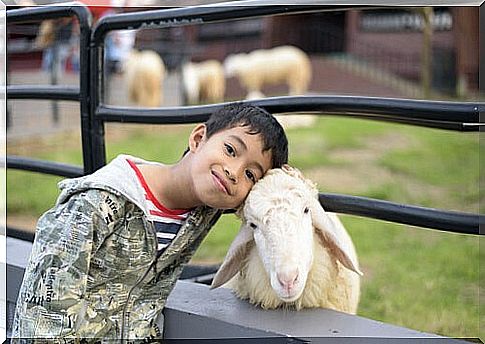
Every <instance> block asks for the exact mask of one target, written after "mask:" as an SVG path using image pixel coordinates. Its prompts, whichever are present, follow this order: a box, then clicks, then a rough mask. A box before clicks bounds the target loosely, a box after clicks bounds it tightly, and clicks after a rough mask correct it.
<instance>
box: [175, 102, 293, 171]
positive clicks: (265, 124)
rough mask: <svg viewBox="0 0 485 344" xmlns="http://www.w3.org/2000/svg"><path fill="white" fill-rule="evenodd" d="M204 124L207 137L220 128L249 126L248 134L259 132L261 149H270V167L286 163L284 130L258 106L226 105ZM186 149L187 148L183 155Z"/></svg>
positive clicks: (286, 148)
mask: <svg viewBox="0 0 485 344" xmlns="http://www.w3.org/2000/svg"><path fill="white" fill-rule="evenodd" d="M205 125H206V138H207V139H208V138H210V137H211V136H212V135H214V134H216V133H218V132H219V131H221V130H225V129H231V128H234V127H237V126H243V127H249V130H248V133H249V134H251V135H256V134H261V136H262V139H263V150H264V151H267V150H271V168H278V167H281V166H282V165H283V164H287V163H288V140H287V138H286V134H285V131H284V130H283V128H282V127H281V125H280V124H279V123H278V121H277V120H276V118H275V117H273V116H272V115H271V114H270V113H269V112H267V111H266V110H264V109H262V108H260V107H258V106H253V105H245V104H239V103H234V104H230V105H226V106H224V107H223V108H221V109H219V110H218V111H216V112H214V113H213V114H212V115H211V116H210V117H209V119H208V120H207V122H205ZM188 151H189V149H188V148H187V149H186V150H185V152H184V154H183V156H184V155H185V154H187V152H188Z"/></svg>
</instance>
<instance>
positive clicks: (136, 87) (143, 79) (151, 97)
mask: <svg viewBox="0 0 485 344" xmlns="http://www.w3.org/2000/svg"><path fill="white" fill-rule="evenodd" d="M123 69H124V73H125V82H126V85H127V89H128V96H129V99H130V101H131V102H133V103H135V104H136V105H140V106H144V107H157V106H160V104H161V103H162V102H163V79H164V77H165V65H164V64H163V60H162V58H161V57H160V55H158V54H157V53H156V52H155V51H152V50H143V51H137V50H135V49H134V50H132V51H131V53H130V54H129V56H128V58H127V60H126V62H125V65H124V68H123Z"/></svg>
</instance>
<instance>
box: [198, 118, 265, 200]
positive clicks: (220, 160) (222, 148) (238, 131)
mask: <svg viewBox="0 0 485 344" xmlns="http://www.w3.org/2000/svg"><path fill="white" fill-rule="evenodd" d="M247 130H248V128H247V127H240V126H238V127H234V128H231V129H225V130H222V131H219V132H217V133H215V134H213V135H212V136H211V137H210V138H209V139H207V138H206V136H205V125H203V124H201V125H199V126H197V127H196V128H195V129H194V130H193V132H192V134H191V138H190V140H191V141H190V142H189V146H190V148H191V153H193V154H194V157H193V164H192V169H191V175H192V185H193V189H194V190H193V192H194V193H195V195H196V197H197V198H198V199H199V200H200V201H201V202H202V203H204V204H206V205H208V206H211V207H213V208H218V209H231V208H237V207H238V206H239V205H240V204H241V203H242V202H243V201H244V199H245V198H246V196H247V195H248V193H249V190H250V189H251V188H252V187H253V185H254V184H255V183H256V182H257V181H258V180H259V179H260V178H262V177H263V175H264V174H265V173H266V171H268V170H269V169H270V168H271V151H264V152H263V142H262V139H261V136H260V135H259V134H257V135H250V134H248V133H247Z"/></svg>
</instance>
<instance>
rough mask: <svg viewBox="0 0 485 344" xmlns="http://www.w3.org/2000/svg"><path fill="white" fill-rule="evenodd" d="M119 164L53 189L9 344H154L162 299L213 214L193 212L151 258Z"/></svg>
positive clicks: (150, 235) (152, 248)
mask: <svg viewBox="0 0 485 344" xmlns="http://www.w3.org/2000/svg"><path fill="white" fill-rule="evenodd" d="M129 158H130V159H133V160H135V161H138V162H142V163H144V162H145V161H143V160H141V159H136V158H133V157H129ZM125 160H126V156H119V157H118V158H116V159H115V160H113V162H111V163H110V164H108V165H106V166H105V167H103V168H101V169H100V170H98V171H97V172H95V173H94V174H92V175H89V176H85V177H81V178H75V179H67V180H64V181H62V182H61V183H60V184H59V186H60V188H61V190H62V192H61V195H60V196H59V199H58V201H57V204H56V206H55V207H54V208H52V209H51V210H49V211H47V212H46V213H45V214H44V215H42V217H41V218H40V219H39V222H38V225H37V231H36V236H35V241H34V244H33V247H32V252H31V256H30V259H29V263H28V265H27V268H26V270H25V275H24V279H23V283H22V286H21V289H20V292H19V297H18V301H17V308H16V312H15V319H14V324H13V331H12V334H13V338H14V339H13V340H12V342H26V343H31V342H32V338H44V339H45V338H51V339H61V338H62V342H63V343H65V342H66V339H67V342H78V341H79V339H87V342H95V341H100V340H101V341H109V342H120V341H121V340H128V341H132V340H136V339H147V338H160V337H161V328H160V326H157V317H159V316H160V314H161V311H162V309H163V307H164V305H165V302H166V299H167V297H168V294H169V293H170V291H171V290H172V289H173V287H174V285H175V282H176V280H177V279H178V277H179V275H180V273H181V271H182V268H183V266H184V265H185V264H186V263H187V262H188V261H189V259H190V257H191V256H192V254H193V253H194V251H195V249H196V248H197V247H198V245H199V244H200V242H201V241H202V239H203V238H204V237H205V235H206V234H207V232H208V230H209V229H210V228H211V227H212V225H213V224H214V223H215V222H216V221H217V219H218V218H219V216H220V214H221V212H220V211H219V210H215V209H212V208H209V207H205V206H202V207H199V208H196V209H194V210H193V211H192V212H191V213H190V214H189V216H188V218H187V219H186V220H185V222H184V224H183V225H182V227H181V228H180V230H179V232H178V234H177V236H176V237H175V238H174V239H173V241H172V243H171V245H170V246H169V247H168V248H167V249H166V250H165V251H164V252H163V253H162V254H161V256H160V257H158V258H157V239H156V235H155V229H154V228H153V224H152V223H151V222H150V221H148V220H147V219H146V216H145V214H144V213H143V211H142V210H141V207H140V206H138V205H137V204H139V202H140V197H143V196H141V194H139V193H138V190H137V188H138V187H139V186H138V185H134V184H133V183H132V180H133V178H127V174H129V173H131V172H130V170H131V169H129V170H128V169H127V168H126V166H124V164H123V161H125ZM147 163H148V162H147ZM162 319H163V316H162ZM39 341H40V342H45V341H42V340H39ZM59 341H61V340H59ZM49 342H51V341H49Z"/></svg>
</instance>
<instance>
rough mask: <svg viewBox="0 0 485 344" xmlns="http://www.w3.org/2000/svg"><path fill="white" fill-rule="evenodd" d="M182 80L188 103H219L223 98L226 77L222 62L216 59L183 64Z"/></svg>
mask: <svg viewBox="0 0 485 344" xmlns="http://www.w3.org/2000/svg"><path fill="white" fill-rule="evenodd" d="M182 81H183V86H184V91H185V94H186V96H187V102H188V103H189V104H197V103H199V102H204V101H206V102H210V103H220V102H222V101H223V100H224V92H225V90H226V79H225V77H224V69H223V67H222V64H221V63H220V62H219V61H217V60H207V61H203V62H200V63H194V62H189V63H186V64H184V66H183V67H182Z"/></svg>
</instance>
